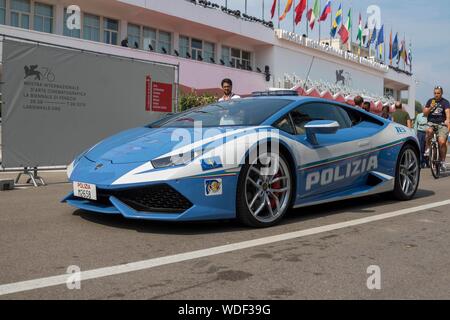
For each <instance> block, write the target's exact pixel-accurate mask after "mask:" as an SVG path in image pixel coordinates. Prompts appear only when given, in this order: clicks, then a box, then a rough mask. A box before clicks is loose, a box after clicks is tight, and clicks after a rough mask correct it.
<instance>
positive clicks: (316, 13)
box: [313, 0, 320, 19]
mask: <svg viewBox="0 0 450 320" xmlns="http://www.w3.org/2000/svg"><path fill="white" fill-rule="evenodd" d="M313 8H314V9H313V13H314V19H317V18H319V14H320V0H315V1H314V7H313Z"/></svg>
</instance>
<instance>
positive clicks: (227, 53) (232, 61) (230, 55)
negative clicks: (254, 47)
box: [222, 47, 252, 70]
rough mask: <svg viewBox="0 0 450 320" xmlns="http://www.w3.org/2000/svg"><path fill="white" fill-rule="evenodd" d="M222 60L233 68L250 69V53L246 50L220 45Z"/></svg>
mask: <svg viewBox="0 0 450 320" xmlns="http://www.w3.org/2000/svg"><path fill="white" fill-rule="evenodd" d="M222 61H223V62H225V65H227V66H231V67H233V68H238V69H244V70H251V65H252V61H251V53H250V52H248V51H244V50H240V49H235V48H229V47H222Z"/></svg>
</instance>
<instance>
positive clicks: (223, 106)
mask: <svg viewBox="0 0 450 320" xmlns="http://www.w3.org/2000/svg"><path fill="white" fill-rule="evenodd" d="M291 102H292V101H291V100H287V99H235V100H229V101H225V102H217V103H214V104H210V105H207V106H204V107H200V108H194V109H190V110H187V111H185V112H182V113H178V114H173V115H169V116H167V117H166V118H163V119H161V120H158V121H155V122H153V123H151V124H149V125H148V126H147V127H150V128H191V127H194V123H195V122H201V125H202V126H203V127H225V126H258V125H260V124H261V123H262V122H264V120H266V119H267V118H269V117H270V116H272V115H273V114H275V113H276V112H278V111H279V110H281V109H282V108H283V107H285V106H287V105H288V104H290V103H291Z"/></svg>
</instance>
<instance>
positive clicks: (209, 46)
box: [203, 41, 215, 63]
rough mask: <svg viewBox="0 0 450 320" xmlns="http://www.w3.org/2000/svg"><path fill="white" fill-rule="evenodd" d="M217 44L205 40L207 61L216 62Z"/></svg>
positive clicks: (204, 53) (204, 55)
mask: <svg viewBox="0 0 450 320" xmlns="http://www.w3.org/2000/svg"><path fill="white" fill-rule="evenodd" d="M214 48H215V46H214V43H211V42H206V41H205V42H204V43H203V58H204V59H205V61H206V62H210V63H215V54H214V53H215V50H214Z"/></svg>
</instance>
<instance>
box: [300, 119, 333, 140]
mask: <svg viewBox="0 0 450 320" xmlns="http://www.w3.org/2000/svg"><path fill="white" fill-rule="evenodd" d="M305 129H306V139H307V140H308V141H309V142H310V143H311V144H313V145H318V144H319V142H318V141H317V137H316V134H334V133H336V131H337V130H338V129H339V123H337V121H330V120H317V121H311V122H308V123H307V124H306V125H305Z"/></svg>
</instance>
